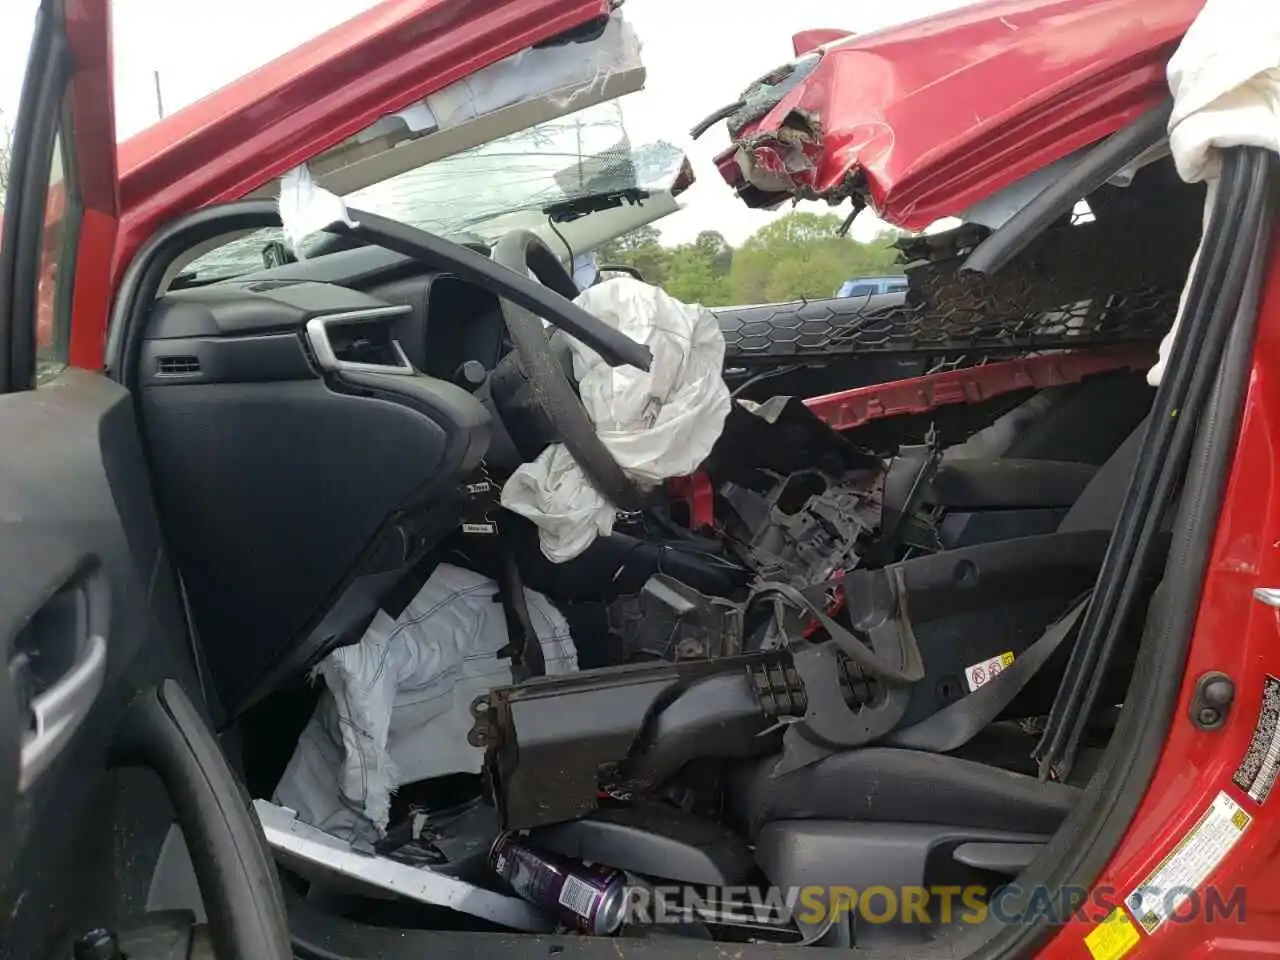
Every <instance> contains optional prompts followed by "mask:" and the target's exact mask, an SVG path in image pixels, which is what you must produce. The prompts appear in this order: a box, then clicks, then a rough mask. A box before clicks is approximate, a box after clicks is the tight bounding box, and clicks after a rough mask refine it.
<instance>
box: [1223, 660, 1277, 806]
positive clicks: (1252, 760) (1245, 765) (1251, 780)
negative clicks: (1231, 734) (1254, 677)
mask: <svg viewBox="0 0 1280 960" xmlns="http://www.w3.org/2000/svg"><path fill="white" fill-rule="evenodd" d="M1278 769H1280V680H1277V679H1276V678H1275V677H1273V676H1271V675H1269V674H1268V676H1267V678H1266V680H1264V681H1263V683H1262V707H1261V709H1260V710H1259V711H1258V722H1257V724H1255V726H1254V728H1253V739H1252V740H1250V741H1249V750H1248V752H1246V753H1245V755H1244V759H1243V760H1241V761H1240V766H1239V767H1237V768H1236V774H1235V776H1234V777H1232V778H1231V782H1232V783H1234V784H1235V785H1236V786H1237V787H1239V788H1240V789H1241V790H1243V791H1244V792H1245V793H1247V794H1248V795H1249V799H1250V800H1252V801H1253V802H1254V803H1266V801H1267V797H1268V796H1270V794H1271V788H1272V787H1274V786H1275V785H1276V771H1277V770H1278Z"/></svg>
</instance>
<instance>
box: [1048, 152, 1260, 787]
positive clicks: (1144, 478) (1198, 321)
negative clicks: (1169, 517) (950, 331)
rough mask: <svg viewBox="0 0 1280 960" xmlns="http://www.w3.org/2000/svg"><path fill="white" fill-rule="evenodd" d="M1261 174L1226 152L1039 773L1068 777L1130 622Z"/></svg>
mask: <svg viewBox="0 0 1280 960" xmlns="http://www.w3.org/2000/svg"><path fill="white" fill-rule="evenodd" d="M1260 176H1262V174H1258V173H1256V172H1252V173H1251V170H1250V168H1249V166H1248V160H1247V158H1246V157H1245V156H1243V155H1241V154H1229V155H1227V157H1226V158H1225V159H1224V164H1223V171H1222V180H1221V183H1220V185H1219V188H1218V192H1217V194H1216V198H1215V203H1214V206H1213V209H1212V210H1211V212H1210V216H1209V225H1208V228H1207V229H1206V230H1205V236H1204V242H1203V246H1202V250H1203V251H1204V254H1203V255H1202V256H1201V257H1200V258H1199V260H1198V267H1197V269H1196V270H1195V272H1194V274H1193V276H1192V280H1191V290H1190V293H1189V295H1188V297H1187V306H1186V311H1185V313H1184V315H1183V317H1182V319H1181V321H1180V322H1179V328H1178V333H1177V336H1176V337H1175V340H1174V345H1173V350H1172V351H1171V355H1170V357H1169V363H1168V368H1167V370H1166V371H1165V375H1164V377H1163V378H1162V379H1161V383H1160V387H1159V390H1158V391H1157V393H1156V398H1155V402H1154V405H1153V408H1152V415H1151V417H1150V419H1149V420H1148V423H1147V429H1146V433H1145V436H1144V437H1143V442H1142V453H1141V457H1140V459H1139V461H1138V465H1137V469H1136V470H1135V472H1134V476H1133V478H1132V479H1131V481H1130V483H1129V486H1128V489H1127V490H1126V491H1125V495H1124V501H1123V507H1122V509H1121V511H1120V519H1119V521H1118V523H1117V524H1116V529H1115V533H1114V534H1113V536H1112V538H1111V544H1110V546H1109V547H1108V549H1107V555H1106V558H1105V559H1104V560H1103V562H1102V569H1101V571H1100V572H1099V575H1098V586H1097V588H1096V589H1095V591H1094V595H1093V599H1092V601H1091V602H1090V604H1089V608H1088V609H1087V610H1086V611H1085V615H1084V620H1083V622H1082V623H1081V626H1080V634H1079V636H1078V638H1077V640H1076V644H1075V647H1074V649H1073V650H1072V655H1071V660H1070V662H1069V663H1068V665H1067V671H1066V675H1065V676H1064V678H1063V680H1062V685H1061V686H1060V687H1059V689H1058V695H1057V697H1056V698H1055V700H1054V703H1053V709H1052V710H1051V711H1050V713H1049V721H1048V723H1047V724H1046V727H1045V732H1044V736H1043V737H1042V739H1041V741H1040V743H1039V744H1038V745H1037V747H1036V750H1035V756H1036V759H1037V760H1038V761H1039V763H1040V770H1041V775H1042V776H1043V775H1046V774H1050V773H1051V774H1052V775H1054V776H1056V777H1057V778H1058V779H1066V777H1067V776H1068V774H1069V773H1070V770H1071V766H1072V764H1073V762H1074V760H1075V753H1076V748H1077V745H1078V743H1079V740H1080V736H1081V734H1082V731H1083V729H1084V725H1085V723H1086V721H1087V720H1088V717H1089V714H1090V712H1091V710H1092V707H1093V706H1094V703H1095V701H1096V700H1097V698H1098V695H1099V691H1100V689H1101V685H1102V678H1103V673H1104V671H1105V670H1106V668H1107V665H1108V664H1109V662H1110V660H1111V657H1112V655H1113V653H1114V651H1115V647H1116V645H1117V643H1118V642H1119V638H1120V636H1121V635H1122V633H1123V632H1124V630H1125V628H1126V626H1127V624H1128V623H1129V622H1131V620H1132V612H1133V610H1134V608H1135V606H1136V601H1137V596H1138V593H1139V590H1140V589H1141V584H1142V582H1143V580H1144V579H1145V578H1146V575H1147V574H1148V572H1150V571H1152V568H1153V566H1154V564H1155V563H1156V561H1157V559H1158V557H1157V556H1156V551H1155V549H1154V547H1155V544H1156V542H1157V539H1158V537H1159V527H1160V522H1161V518H1162V517H1163V516H1164V514H1165V511H1166V510H1167V509H1168V507H1169V505H1170V504H1171V503H1172V502H1173V499H1174V495H1175V492H1176V490H1177V488H1178V486H1179V484H1180V482H1181V481H1182V478H1183V475H1184V474H1185V472H1186V469H1187V464H1188V462H1189V457H1190V455H1191V450H1192V444H1193V443H1194V441H1195V437H1196V433H1197V430H1198V428H1199V427H1200V415H1201V413H1202V411H1203V410H1204V409H1205V407H1206V404H1207V403H1208V399H1209V396H1210V392H1211V390H1212V389H1213V386H1214V383H1215V381H1216V380H1217V379H1218V377H1219V376H1220V370H1219V367H1220V361H1221V358H1222V356H1223V351H1224V350H1225V347H1226V343H1227V340H1228V339H1229V336H1230V332H1231V330H1232V329H1233V327H1234V325H1235V323H1236V311H1237V309H1238V307H1239V305H1240V303H1241V300H1242V297H1243V293H1244V288H1245V282H1246V280H1247V279H1248V272H1249V268H1250V259H1249V256H1248V255H1247V254H1242V253H1241V251H1242V250H1244V251H1251V250H1252V249H1253V247H1254V245H1255V244H1254V242H1253V238H1254V237H1255V236H1256V235H1257V234H1258V232H1259V230H1260V229H1261V225H1262V223H1263V221H1264V220H1265V211H1264V207H1265V204H1264V203H1263V202H1261V191H1262V190H1263V188H1264V187H1265V179H1264V181H1263V183H1261V184H1258V183H1255V180H1256V179H1257V178H1258V177H1260Z"/></svg>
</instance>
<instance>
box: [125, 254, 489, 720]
mask: <svg viewBox="0 0 1280 960" xmlns="http://www.w3.org/2000/svg"><path fill="white" fill-rule="evenodd" d="M503 341H504V335H503V322H502V315H501V311H500V309H499V305H498V300H497V298H496V297H495V296H494V295H492V294H489V293H487V292H485V291H484V290H482V289H480V288H478V287H476V286H474V285H472V284H468V283H465V282H462V281H460V280H459V279H457V278H456V277H453V276H450V275H449V274H447V273H442V272H438V271H431V270H428V269H425V268H424V267H423V266H422V265H421V264H417V263H414V262H413V261H410V260H408V259H407V258H403V257H398V256H396V255H395V254H389V253H387V252H385V251H381V250H378V249H376V248H365V249H356V250H351V251H342V252H338V253H334V254H330V255H328V256H325V257H323V258H316V259H315V260H313V261H304V262H302V263H296V264H288V265H285V266H282V267H279V268H276V269H274V270H266V271H261V272H259V273H256V274H253V275H250V276H244V277H238V278H235V279H231V280H225V281H222V282H219V283H214V284H208V285H203V286H193V287H187V288H185V289H179V290H171V291H169V292H168V293H166V294H165V295H163V296H162V297H160V298H158V299H157V301H156V302H155V305H154V307H153V308H152V312H151V316H150V318H149V322H148V325H147V330H146V333H145V335H144V338H143V342H142V344H141V351H142V352H141V357H140V364H139V379H138V384H137V387H138V396H139V402H140V405H141V411H142V425H143V430H144V433H145V437H146V442H147V446H148V450H149V453H150V456H151V460H152V465H153V473H154V476H155V479H156V493H157V498H158V500H159V502H160V506H161V509H162V510H163V512H164V514H165V520H166V525H167V527H168V529H169V530H170V531H171V532H172V534H173V548H174V552H175V555H176V558H177V560H178V562H179V566H180V569H181V570H182V572H183V581H184V584H185V587H186V589H187V592H188V596H189V601H190V605H191V610H192V614H193V617H194V619H195V622H196V624H197V625H198V629H199V630H200V633H201V636H202V639H203V641H204V644H203V646H204V649H205V650H206V651H207V654H208V659H209V666H210V668H211V671H212V673H213V674H214V678H215V681H216V683H217V686H218V688H219V689H220V690H222V691H223V692H224V694H225V695H226V696H227V698H228V700H229V701H230V702H228V703H226V704H225V706H226V707H227V708H228V709H230V710H233V711H234V710H235V709H237V707H238V706H240V705H242V704H244V703H246V702H249V701H250V700H252V699H253V697H254V696H255V695H256V693H258V692H260V690H261V687H262V684H263V682H264V681H263V678H264V677H268V678H269V677H272V676H277V675H290V674H292V675H299V674H300V671H301V670H303V669H305V667H306V666H307V665H308V664H310V663H312V662H314V660H315V658H316V657H317V656H318V655H319V654H321V653H323V652H324V651H325V650H327V649H328V648H330V647H331V646H332V645H334V644H336V643H339V642H350V641H351V640H353V639H356V638H358V637H359V635H360V634H361V633H362V632H363V630H364V627H365V625H366V624H367V622H368V618H369V617H371V616H372V615H373V612H374V611H375V610H376V609H377V608H378V605H379V604H380V603H381V602H382V598H383V597H384V596H386V595H387V591H389V590H391V589H393V588H394V586H395V585H396V584H397V583H399V582H400V581H401V580H402V579H403V578H404V577H405V576H406V575H407V571H409V570H411V569H414V568H415V567H416V565H417V564H418V563H419V562H420V561H421V559H422V558H423V557H424V556H426V555H427V553H428V552H429V551H430V550H431V549H432V548H433V544H435V543H437V542H439V541H440V539H441V538H442V537H444V536H447V535H448V534H449V532H450V531H451V530H452V529H453V528H454V527H456V524H457V510H458V505H457V497H459V496H460V495H461V491H462V485H463V483H464V482H466V481H467V480H468V478H470V477H471V476H472V475H473V474H474V472H475V471H476V469H477V468H478V467H479V465H480V463H481V462H483V461H484V460H485V458H486V457H490V456H492V453H493V444H492V440H493V436H494V429H493V427H494V418H493V417H492V416H491V413H490V409H489V407H488V406H487V405H486V403H485V402H484V401H483V400H482V399H480V398H478V397H477V396H476V395H474V393H473V392H472V390H470V389H464V388H463V387H460V386H458V385H457V384H456V383H455V382H454V373H455V371H456V370H457V369H458V367H459V366H460V365H461V364H462V363H463V362H465V361H467V360H476V361H479V362H480V363H481V364H483V365H484V367H485V369H486V370H489V369H492V368H493V367H494V366H495V365H496V364H497V363H498V361H499V359H500V358H501V356H502V353H503V349H504V342H503Z"/></svg>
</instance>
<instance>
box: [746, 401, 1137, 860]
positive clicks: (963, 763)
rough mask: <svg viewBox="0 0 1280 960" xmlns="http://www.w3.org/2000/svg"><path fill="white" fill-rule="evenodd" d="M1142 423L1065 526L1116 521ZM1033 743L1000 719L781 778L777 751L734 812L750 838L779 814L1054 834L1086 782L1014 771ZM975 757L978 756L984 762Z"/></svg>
mask: <svg viewBox="0 0 1280 960" xmlns="http://www.w3.org/2000/svg"><path fill="white" fill-rule="evenodd" d="M1145 429H1146V420H1144V421H1143V422H1142V423H1141V424H1139V426H1138V427H1137V429H1135V430H1134V431H1133V433H1132V434H1131V435H1130V436H1129V437H1128V438H1127V439H1126V440H1125V441H1124V442H1123V443H1122V444H1121V445H1120V446H1119V448H1117V449H1116V451H1115V453H1114V454H1113V455H1112V456H1111V457H1110V458H1109V459H1108V460H1107V461H1106V462H1105V463H1104V464H1103V465H1102V466H1101V467H1100V468H1099V469H1098V470H1097V472H1096V473H1095V474H1094V476H1093V478H1092V479H1091V480H1090V481H1089V483H1088V485H1087V486H1086V487H1085V489H1084V490H1083V491H1082V492H1081V494H1080V496H1079V498H1078V499H1077V500H1076V502H1075V504H1074V505H1073V506H1072V507H1071V509H1070V510H1069V511H1068V512H1067V514H1066V515H1065V517H1064V518H1063V520H1062V522H1061V524H1060V526H1059V528H1058V531H1059V532H1061V533H1074V532H1079V531H1089V530H1110V529H1113V528H1114V526H1115V524H1116V521H1117V519H1118V517H1119V514H1120V508H1121V503H1122V501H1123V498H1124V494H1125V489H1126V487H1127V484H1128V481H1129V478H1130V477H1131V476H1132V475H1133V470H1134V467H1135V465H1136V463H1137V458H1138V451H1139V448H1140V446H1141V442H1142V435H1143V432H1144V430H1145ZM1034 743H1035V740H1034V738H1032V737H1030V736H1027V735H1025V734H1022V733H1021V732H1020V730H1018V728H1016V727H1015V726H1012V725H1009V724H994V725H992V726H991V727H989V728H988V729H987V730H984V731H983V732H982V733H981V734H979V735H978V736H977V737H975V738H974V739H973V740H972V741H970V742H969V743H968V744H966V745H965V747H964V748H962V749H960V750H957V751H955V752H952V753H947V754H940V753H931V752H927V751H924V750H911V749H903V748H895V747H880V746H870V747H862V748H858V749H853V750H848V751H845V752H842V753H837V754H834V755H832V756H830V757H827V758H825V759H823V760H820V761H818V762H816V763H813V764H811V765H809V766H807V767H802V768H800V769H798V770H793V771H791V772H789V773H786V774H784V775H781V776H777V777H775V776H773V769H774V767H775V765H776V764H777V761H778V757H777V756H771V757H765V758H763V759H760V760H756V761H753V762H751V763H749V764H744V765H742V766H740V767H738V768H737V769H736V770H734V771H733V772H732V773H731V775H730V776H731V789H730V791H729V796H730V797H731V805H732V808H733V809H732V813H733V814H734V815H735V817H736V818H737V819H738V820H739V821H740V822H741V823H742V824H743V825H744V826H745V827H746V828H747V829H748V830H749V832H750V833H751V834H752V835H755V833H757V832H758V831H759V829H760V828H761V827H762V826H763V825H764V824H766V823H771V822H774V821H782V820H857V821H872V822H896V823H932V824H948V825H955V826H963V827H972V828H975V829H994V830H1010V831H1020V832H1025V833H1035V834H1047V833H1052V832H1053V831H1054V830H1055V829H1057V827H1058V825H1059V824H1060V823H1061V822H1062V820H1063V819H1064V818H1065V817H1066V815H1067V813H1068V812H1069V811H1070V810H1071V808H1072V806H1073V805H1074V804H1075V802H1076V801H1077V800H1078V798H1079V796H1080V788H1079V787H1077V786H1074V785H1069V784H1061V783H1049V782H1041V781H1039V780H1038V779H1037V778H1036V777H1034V776H1031V775H1029V773H1022V772H1017V771H1018V770H1020V769H1021V770H1029V764H1028V760H1029V755H1030V752H1031V749H1032V747H1033V746H1034ZM970 757H981V762H979V761H978V760H975V759H969V758H970ZM1089 766H1090V767H1092V764H1090V765H1089ZM1009 768H1012V769H1009Z"/></svg>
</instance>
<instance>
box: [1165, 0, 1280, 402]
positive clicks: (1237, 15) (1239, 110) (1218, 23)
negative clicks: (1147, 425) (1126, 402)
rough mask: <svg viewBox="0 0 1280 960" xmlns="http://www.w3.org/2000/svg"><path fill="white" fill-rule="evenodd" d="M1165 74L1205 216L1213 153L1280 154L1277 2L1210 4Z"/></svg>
mask: <svg viewBox="0 0 1280 960" xmlns="http://www.w3.org/2000/svg"><path fill="white" fill-rule="evenodd" d="M1168 75H1169V89H1170V90H1171V91H1172V93H1173V113H1172V115H1171V116H1170V118H1169V146H1170V150H1171V151H1172V153H1173V160H1174V163H1175V164H1176V165H1177V168H1178V174H1179V176H1181V177H1182V179H1183V180H1185V181H1187V182H1188V183H1198V182H1201V181H1203V182H1205V183H1206V184H1207V185H1208V190H1207V191H1206V196H1205V216H1206V217H1208V211H1209V210H1210V209H1211V208H1212V206H1213V199H1214V194H1215V192H1216V190H1217V184H1218V177H1219V175H1220V172H1221V158H1220V157H1219V156H1218V151H1220V150H1223V149H1226V148H1229V147H1243V146H1248V147H1262V148H1264V149H1267V150H1274V151H1277V152H1280V4H1275V3H1257V2H1255V0H1208V2H1206V3H1205V5H1204V9H1203V10H1201V11H1200V15H1199V16H1197V17H1196V19H1195V20H1194V21H1193V22H1192V24H1191V27H1190V29H1188V30H1187V35H1186V36H1185V37H1184V38H1183V40H1182V43H1181V45H1180V46H1179V47H1178V49H1177V51H1176V52H1175V53H1174V55H1173V57H1172V59H1170V61H1169V71H1168ZM1202 249H1203V248H1202ZM1200 253H1201V251H1197V252H1196V256H1195V259H1194V260H1192V263H1191V270H1190V271H1189V273H1188V281H1187V283H1188V287H1189V286H1190V277H1191V276H1192V275H1194V274H1195V271H1196V267H1197V264H1198V263H1199V261H1200ZM1186 301H1187V288H1184V289H1183V292H1182V301H1181V303H1180V304H1179V306H1178V319H1177V320H1175V321H1174V325H1173V328H1172V329H1171V330H1170V331H1169V332H1168V333H1167V334H1166V335H1165V338H1164V340H1163V341H1162V342H1161V343H1160V357H1159V359H1158V360H1157V361H1156V363H1155V366H1153V367H1152V368H1151V370H1150V372H1149V373H1148V374H1147V382H1148V383H1150V384H1151V385H1152V386H1156V385H1157V384H1159V383H1160V378H1161V375H1162V374H1163V373H1164V368H1165V364H1166V363H1168V359H1169V353H1170V351H1171V350H1172V348H1173V340H1174V336H1175V335H1176V334H1177V332H1178V325H1179V323H1180V322H1181V319H1182V312H1183V310H1185V309H1186Z"/></svg>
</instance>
